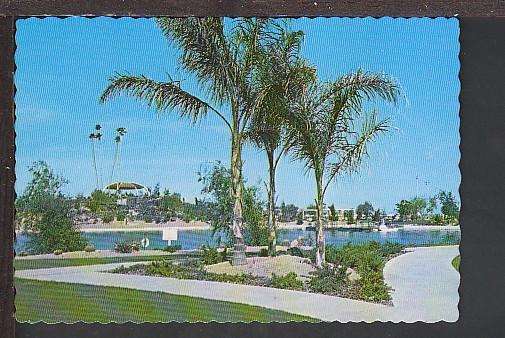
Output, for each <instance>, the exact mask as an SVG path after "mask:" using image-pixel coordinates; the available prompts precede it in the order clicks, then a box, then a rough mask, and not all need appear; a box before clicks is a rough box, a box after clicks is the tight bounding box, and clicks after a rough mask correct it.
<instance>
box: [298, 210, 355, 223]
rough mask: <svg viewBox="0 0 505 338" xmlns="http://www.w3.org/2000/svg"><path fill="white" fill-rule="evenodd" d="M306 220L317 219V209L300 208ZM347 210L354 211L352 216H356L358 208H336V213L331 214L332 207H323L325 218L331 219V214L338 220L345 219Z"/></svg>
mask: <svg viewBox="0 0 505 338" xmlns="http://www.w3.org/2000/svg"><path fill="white" fill-rule="evenodd" d="M300 211H301V213H302V217H303V220H304V221H307V222H312V221H315V220H316V216H317V209H300ZM347 212H352V217H353V218H356V210H355V209H353V208H335V214H336V215H332V214H331V210H330V208H327V207H324V208H323V215H322V216H323V219H326V220H329V219H330V215H331V216H333V217H335V218H336V219H335V220H337V221H345V220H346V219H345V215H346V213H347Z"/></svg>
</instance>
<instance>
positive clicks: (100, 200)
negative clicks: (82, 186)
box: [87, 190, 117, 213]
mask: <svg viewBox="0 0 505 338" xmlns="http://www.w3.org/2000/svg"><path fill="white" fill-rule="evenodd" d="M87 206H88V208H89V209H90V210H91V212H93V213H103V212H110V211H112V210H114V209H115V208H116V207H117V205H116V200H115V199H114V197H113V196H112V195H110V194H108V193H106V192H104V191H101V190H95V191H93V192H92V193H91V196H90V198H89V200H88V202H87Z"/></svg>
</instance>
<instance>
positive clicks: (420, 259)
mask: <svg viewBox="0 0 505 338" xmlns="http://www.w3.org/2000/svg"><path fill="white" fill-rule="evenodd" d="M457 255H458V247H432V248H416V249H413V250H412V252H410V253H407V254H405V255H402V256H400V257H398V258H395V259H393V260H391V261H390V262H388V263H387V264H386V267H385V270H384V274H385V278H386V282H387V283H388V284H389V285H391V286H392V287H393V288H394V289H395V291H394V292H393V302H394V304H395V306H393V307H388V306H383V305H378V304H371V303H367V302H362V301H356V300H352V299H346V298H341V297H333V296H326V295H321V294H313V293H307V292H300V291H291V290H281V289H273V288H266V287H259V286H250V285H238V284H227V283H218V282H208V281H198V280H179V279H173V278H164V277H150V276H135V275H128V276H125V275H120V274H112V273H107V272H103V271H106V270H111V269H113V268H115V267H118V266H120V265H124V266H129V265H132V264H135V263H133V262H131V263H120V264H118V263H115V264H103V265H91V266H80V267H64V268H50V269H37V270H21V271H17V272H16V277H18V278H28V279H36V280H44V281H56V282H67V283H78V284H89V285H100V286H116V287H123V288H131V289H139V290H145V291H161V292H166V293H171V294H178V295H186V296H191V297H200V298H206V299H213V300H222V301H228V302H236V303H243V304H250V305H256V306H262V307H266V308H270V309H276V310H282V311H286V312H290V313H296V314H300V315H305V316H309V317H313V318H318V319H320V320H323V321H339V322H359V321H365V322H373V321H376V320H379V321H393V322H400V321H406V322H414V321H417V320H419V321H424V322H436V321H439V320H445V321H455V320H457V318H458V308H457V304H458V301H459V296H458V286H459V274H458V273H457V272H456V271H455V270H454V269H453V268H452V266H451V260H452V258H454V257H455V256H457Z"/></svg>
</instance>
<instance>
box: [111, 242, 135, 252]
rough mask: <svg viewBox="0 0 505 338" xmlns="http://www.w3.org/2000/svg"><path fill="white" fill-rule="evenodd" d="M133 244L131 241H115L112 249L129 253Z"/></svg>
mask: <svg viewBox="0 0 505 338" xmlns="http://www.w3.org/2000/svg"><path fill="white" fill-rule="evenodd" d="M134 244H136V243H134V242H133V241H122V242H116V244H115V245H114V251H115V252H120V253H131V252H132V251H133V246H134Z"/></svg>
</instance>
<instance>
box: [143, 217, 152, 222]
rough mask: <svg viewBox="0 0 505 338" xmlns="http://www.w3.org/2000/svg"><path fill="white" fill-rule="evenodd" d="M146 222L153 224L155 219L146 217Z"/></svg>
mask: <svg viewBox="0 0 505 338" xmlns="http://www.w3.org/2000/svg"><path fill="white" fill-rule="evenodd" d="M144 222H146V223H152V222H153V218H152V217H149V216H148V217H144Z"/></svg>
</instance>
